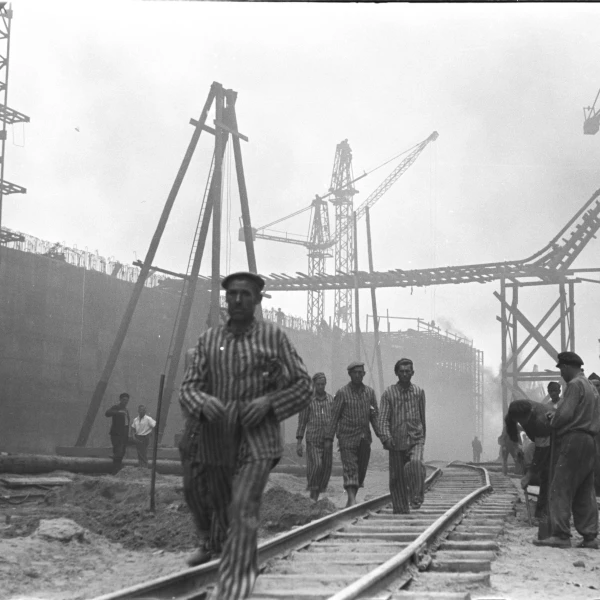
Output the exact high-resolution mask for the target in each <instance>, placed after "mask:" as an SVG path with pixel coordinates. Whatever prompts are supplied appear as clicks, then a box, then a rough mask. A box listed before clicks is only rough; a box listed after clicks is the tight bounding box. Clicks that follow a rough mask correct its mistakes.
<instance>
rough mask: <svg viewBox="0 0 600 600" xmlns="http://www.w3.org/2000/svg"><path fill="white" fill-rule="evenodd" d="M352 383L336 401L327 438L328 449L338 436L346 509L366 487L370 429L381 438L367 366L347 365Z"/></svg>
mask: <svg viewBox="0 0 600 600" xmlns="http://www.w3.org/2000/svg"><path fill="white" fill-rule="evenodd" d="M348 375H349V376H350V383H348V384H347V385H345V386H344V387H342V388H340V389H339V390H338V391H337V393H336V395H335V397H334V399H333V412H332V416H331V423H330V424H329V430H328V431H327V434H326V435H325V441H324V444H325V446H324V447H325V450H326V451H329V448H331V447H332V446H333V438H334V436H335V435H336V434H337V438H338V441H339V443H340V454H341V455H342V467H343V470H344V489H345V490H346V493H347V494H348V501H347V503H346V506H353V505H354V504H356V493H357V491H358V488H359V487H362V486H363V482H364V480H365V475H366V474H367V467H368V466H369V458H370V457H371V428H370V427H369V423H370V424H371V425H372V427H373V431H375V435H377V437H378V438H380V439H381V434H380V431H379V408H378V406H377V399H376V398H375V391H374V390H373V388H370V387H368V386H366V385H364V384H363V382H362V380H363V378H364V376H365V363H363V362H353V363H350V364H349V365H348Z"/></svg>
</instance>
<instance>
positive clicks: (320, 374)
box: [312, 371, 327, 381]
mask: <svg viewBox="0 0 600 600" xmlns="http://www.w3.org/2000/svg"><path fill="white" fill-rule="evenodd" d="M317 379H327V376H326V375H325V373H322V372H321V371H319V372H318V373H315V374H314V375H313V376H312V380H313V381H316V380H317Z"/></svg>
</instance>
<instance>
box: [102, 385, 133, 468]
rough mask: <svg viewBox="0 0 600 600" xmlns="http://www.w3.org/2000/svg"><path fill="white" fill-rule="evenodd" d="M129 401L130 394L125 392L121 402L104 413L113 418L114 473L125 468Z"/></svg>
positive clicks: (111, 437) (111, 430) (120, 397)
mask: <svg viewBox="0 0 600 600" xmlns="http://www.w3.org/2000/svg"><path fill="white" fill-rule="evenodd" d="M128 402H129V394H128V393H127V392H123V393H122V394H121V395H120V396H119V403H118V404H115V405H113V406H111V407H110V408H109V409H108V410H107V411H106V412H105V413H104V415H105V416H106V417H110V418H112V422H111V426H110V431H109V434H110V441H111V444H112V448H113V456H112V460H113V473H117V472H119V471H120V470H121V469H122V468H123V457H124V456H125V451H126V450H127V442H128V440H129V423H130V419H129V411H128V410H127V403H128Z"/></svg>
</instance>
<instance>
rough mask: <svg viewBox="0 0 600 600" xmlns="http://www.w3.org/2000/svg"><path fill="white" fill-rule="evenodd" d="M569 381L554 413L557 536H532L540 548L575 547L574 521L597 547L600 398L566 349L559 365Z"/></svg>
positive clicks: (586, 542) (552, 502) (553, 523)
mask: <svg viewBox="0 0 600 600" xmlns="http://www.w3.org/2000/svg"><path fill="white" fill-rule="evenodd" d="M556 366H557V367H558V368H559V369H560V374H561V376H562V378H563V379H564V380H565V381H566V383H567V388H566V390H565V393H564V397H563V400H562V402H561V403H560V405H559V407H558V408H557V409H556V412H554V413H549V415H550V416H551V419H552V420H551V422H550V424H551V425H552V428H553V429H554V430H555V432H556V434H555V436H556V437H555V439H556V449H555V451H554V460H555V465H554V475H553V477H552V481H551V482H550V497H549V509H550V510H549V515H550V528H551V532H552V535H551V536H550V537H549V538H546V539H544V540H533V543H534V544H535V545H536V546H553V547H557V548H570V547H571V526H570V519H571V513H573V524H574V525H575V529H576V530H577V531H578V532H579V534H580V535H582V536H583V542H582V543H581V547H582V548H598V540H597V539H596V538H597V536H598V506H597V505H596V494H595V492H594V460H595V453H596V448H595V441H594V437H595V436H596V435H597V434H598V433H599V432H600V397H599V396H598V393H597V392H596V390H595V389H594V387H593V385H592V384H591V383H590V382H589V381H588V380H587V378H586V377H585V375H584V374H583V372H582V370H581V367H582V366H583V361H582V360H581V358H580V357H579V356H578V355H577V354H575V353H574V352H561V353H560V354H559V355H558V363H557V365H556Z"/></svg>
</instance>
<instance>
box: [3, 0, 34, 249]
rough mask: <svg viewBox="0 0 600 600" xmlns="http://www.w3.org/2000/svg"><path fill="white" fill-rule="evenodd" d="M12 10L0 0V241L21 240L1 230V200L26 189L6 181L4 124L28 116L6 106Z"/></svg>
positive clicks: (18, 120) (17, 121) (15, 121)
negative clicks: (0, 126)
mask: <svg viewBox="0 0 600 600" xmlns="http://www.w3.org/2000/svg"><path fill="white" fill-rule="evenodd" d="M12 16H13V11H12V8H11V7H10V5H9V4H8V3H7V2H0V121H1V122H2V129H1V130H0V243H8V242H14V241H18V240H22V239H23V238H22V236H18V235H15V234H12V233H10V232H8V231H2V227H1V226H2V201H3V199H4V196H6V195H8V194H24V193H25V192H26V191H27V190H26V189H25V188H24V187H21V186H20V185H17V184H16V183H11V182H10V181H6V179H5V178H4V166H5V163H6V137H7V136H6V133H7V132H6V126H7V125H14V124H15V123H28V122H29V117H28V116H26V115H24V114H22V113H20V112H19V111H16V110H14V109H12V108H9V107H8V104H7V102H8V65H9V58H10V28H11V20H12Z"/></svg>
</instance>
